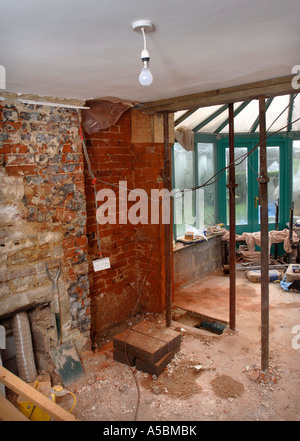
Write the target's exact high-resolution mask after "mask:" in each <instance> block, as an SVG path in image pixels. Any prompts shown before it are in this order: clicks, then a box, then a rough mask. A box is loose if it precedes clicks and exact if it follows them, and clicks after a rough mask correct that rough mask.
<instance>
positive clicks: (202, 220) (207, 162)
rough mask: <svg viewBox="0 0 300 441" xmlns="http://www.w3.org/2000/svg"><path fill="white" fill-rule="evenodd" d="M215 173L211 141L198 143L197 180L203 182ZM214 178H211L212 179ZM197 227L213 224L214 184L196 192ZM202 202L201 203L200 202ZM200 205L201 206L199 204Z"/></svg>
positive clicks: (200, 183)
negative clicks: (197, 204)
mask: <svg viewBox="0 0 300 441" xmlns="http://www.w3.org/2000/svg"><path fill="white" fill-rule="evenodd" d="M214 173H215V169H214V145H213V143H198V182H199V185H202V184H205V183H206V182H207V181H208V180H209V179H210V178H211V177H212V176H213V175H214ZM213 180H214V179H212V181H213ZM197 198H198V202H199V209H198V217H199V218H198V227H199V228H202V227H203V226H204V225H205V226H206V227H208V226H212V225H214V224H215V184H211V185H207V186H206V187H203V189H202V190H200V191H198V194H197ZM201 202H202V204H201ZM201 205H202V206H201Z"/></svg>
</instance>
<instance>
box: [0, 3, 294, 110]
mask: <svg viewBox="0 0 300 441" xmlns="http://www.w3.org/2000/svg"><path fill="white" fill-rule="evenodd" d="M299 16H300V2H299V0H285V1H282V0H251V1H249V0H184V1H183V0H47V1H45V0H26V1H24V0H9V1H7V0H0V65H3V66H4V67H5V69H6V89H7V91H10V92H17V93H32V94H37V95H41V96H54V97H62V98H77V99H90V98H98V97H105V96H115V97H119V98H122V99H126V100H135V101H142V102H143V101H152V100H156V99H163V98H171V97H175V96H180V95H185V94H190V93H196V92H201V91H205V90H211V89H216V88H219V87H227V86H235V85H240V84H245V83H248V82H252V81H259V80H265V79H270V78H274V77H279V76H283V75H290V74H291V69H292V67H293V66H294V65H297V64H300V59H299V42H300V26H299ZM138 19H149V20H151V21H152V22H153V23H154V25H155V31H154V32H152V33H151V34H147V48H148V50H149V53H150V57H151V61H150V65H151V70H152V73H153V76H154V81H153V84H152V85H151V86H149V87H145V86H141V85H140V84H139V82H138V75H139V72H140V69H141V64H142V63H141V60H140V54H141V50H142V48H143V38H142V34H140V33H136V32H134V31H132V29H131V23H132V22H133V21H134V20H138Z"/></svg>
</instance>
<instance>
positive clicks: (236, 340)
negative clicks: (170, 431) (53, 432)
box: [58, 271, 300, 422]
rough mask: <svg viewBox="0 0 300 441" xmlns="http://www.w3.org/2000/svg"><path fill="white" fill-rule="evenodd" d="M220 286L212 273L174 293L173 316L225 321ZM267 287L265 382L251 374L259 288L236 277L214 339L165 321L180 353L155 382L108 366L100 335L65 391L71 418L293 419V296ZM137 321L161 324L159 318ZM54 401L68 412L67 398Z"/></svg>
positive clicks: (296, 355)
mask: <svg viewBox="0 0 300 441" xmlns="http://www.w3.org/2000/svg"><path fill="white" fill-rule="evenodd" d="M228 286H229V277H228V276H226V275H224V274H223V273H222V272H221V271H217V272H215V273H214V274H212V275H209V276H207V277H205V278H204V279H202V280H200V281H199V282H198V283H196V284H192V285H190V286H189V287H187V288H185V289H184V290H182V291H181V292H179V293H177V294H176V296H175V302H174V304H175V307H174V312H176V311H177V312H178V308H177V307H180V308H187V309H189V310H192V311H196V312H201V313H205V314H207V315H210V316H212V317H214V312H215V315H216V317H215V318H219V319H224V320H227V319H228V315H227V312H228V300H227V298H228ZM269 287H270V289H269V291H270V371H269V375H267V376H266V377H265V378H264V376H263V375H260V376H259V374H260V373H261V372H260V366H261V353H260V284H259V283H251V282H249V281H248V280H247V279H246V277H245V274H244V272H238V273H237V319H236V323H237V326H236V331H235V332H231V331H230V330H228V328H227V329H226V330H225V331H224V332H223V334H221V335H216V334H212V333H211V332H208V331H204V330H200V329H196V328H194V327H193V324H192V323H190V324H188V323H187V322H186V323H180V324H179V325H178V323H177V322H173V323H172V326H173V327H174V328H177V329H178V326H179V327H180V329H181V332H182V343H181V349H180V352H178V353H177V354H176V355H175V357H174V358H173V360H172V362H171V363H170V364H169V365H168V366H167V369H166V370H165V371H164V372H163V373H162V374H161V375H160V376H159V377H158V378H155V377H154V378H153V377H152V376H150V375H148V374H145V373H142V372H139V371H135V376H134V375H133V371H132V368H130V367H128V366H126V365H123V364H120V363H118V362H115V361H114V360H113V357H112V342H111V341H110V340H111V339H110V338H108V341H106V342H105V343H106V344H105V345H104V346H102V347H101V348H99V349H97V350H96V351H95V352H89V353H86V354H84V357H83V360H82V363H83V366H84V369H85V373H86V375H85V377H83V378H82V379H80V380H79V381H77V382H76V383H74V384H73V385H71V386H69V387H68V389H69V390H70V391H72V392H73V393H74V394H75V396H76V399H77V402H76V406H75V408H74V410H73V411H72V413H73V414H74V415H75V416H76V417H78V418H79V419H80V420H84V421H135V419H136V420H137V421H178V422H184V421H228V420H229V421H253V420H260V421H299V420H300V335H299V338H297V334H300V326H299V330H298V331H297V334H293V333H292V330H293V328H294V327H295V326H297V325H300V293H290V292H286V291H284V290H283V289H282V288H281V287H280V285H279V284H278V283H275V282H272V283H270V284H269ZM208 296H209V297H210V299H208ZM211 299H214V302H213V303H212V302H211ZM143 319H146V320H151V321H155V322H157V323H161V325H164V324H165V319H164V314H160V315H153V314H148V315H146V316H145V317H143ZM191 324H192V326H191ZM295 329H296V328H294V330H295ZM293 339H294V345H293V344H292V342H293ZM293 346H294V347H293ZM298 347H299V349H298ZM199 365H201V366H199ZM195 366H197V367H195ZM136 381H137V384H136ZM58 402H59V403H60V404H61V405H62V406H63V407H65V408H66V409H68V408H70V407H71V406H72V403H73V398H72V396H71V395H67V396H65V397H62V398H59V399H58Z"/></svg>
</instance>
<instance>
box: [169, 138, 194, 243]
mask: <svg viewBox="0 0 300 441" xmlns="http://www.w3.org/2000/svg"><path fill="white" fill-rule="evenodd" d="M194 168H195V167H194V152H188V151H187V150H185V149H184V148H183V147H181V145H180V144H179V143H178V142H176V143H175V144H174V177H175V179H174V181H175V189H177V190H185V189H188V188H191V187H194V186H195V172H194ZM193 198H194V192H191V191H189V192H186V193H185V194H184V197H183V192H182V196H181V195H180V194H176V195H175V196H174V199H173V209H174V223H175V224H176V236H177V237H176V239H177V238H178V237H180V236H184V234H185V224H188V225H193V224H194V222H195V219H194V216H193V209H194V207H193V206H194V204H193Z"/></svg>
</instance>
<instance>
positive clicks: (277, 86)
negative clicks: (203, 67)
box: [135, 75, 295, 113]
mask: <svg viewBox="0 0 300 441" xmlns="http://www.w3.org/2000/svg"><path fill="white" fill-rule="evenodd" d="M293 78H294V75H288V76H284V77H279V78H273V79H270V80H263V81H257V82H254V83H248V84H243V85H241V86H234V87H226V88H223V89H215V90H210V91H207V92H199V93H194V94H191V95H184V96H179V97H175V98H169V99H164V100H158V101H150V102H146V103H141V104H137V105H136V106H135V107H136V108H138V109H141V110H143V111H144V112H147V113H157V112H177V111H178V110H189V109H196V108H199V107H206V106H214V105H218V104H230V103H236V102H238V101H246V100H252V99H256V98H259V97H261V96H265V97H266V98H270V97H274V96H278V95H288V94H290V93H295V89H294V88H293V86H292V79H293Z"/></svg>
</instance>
